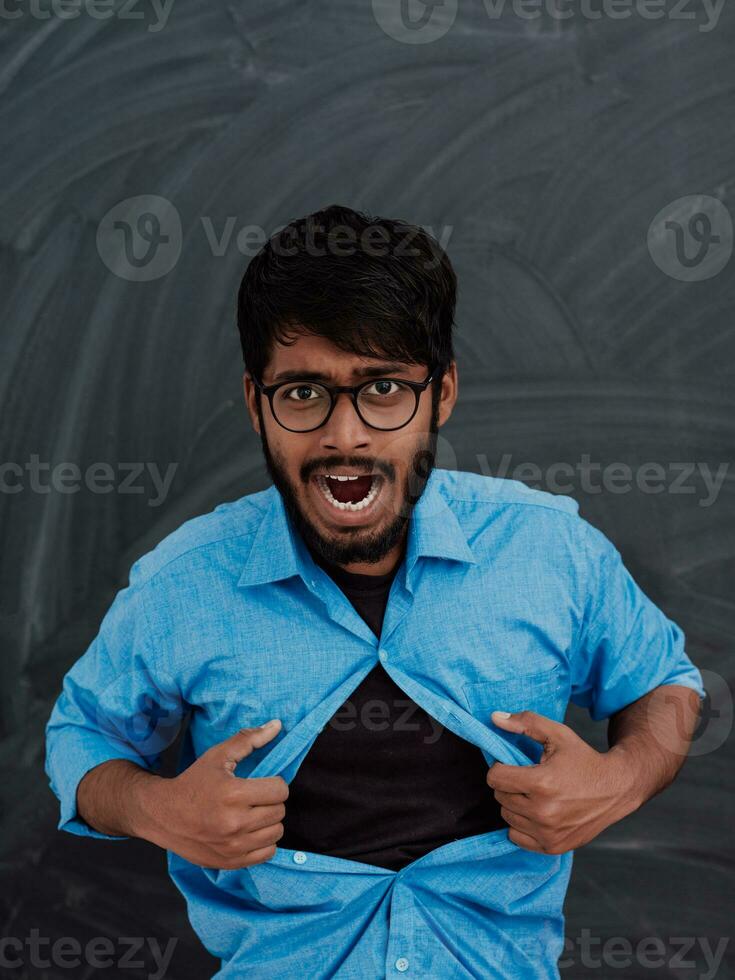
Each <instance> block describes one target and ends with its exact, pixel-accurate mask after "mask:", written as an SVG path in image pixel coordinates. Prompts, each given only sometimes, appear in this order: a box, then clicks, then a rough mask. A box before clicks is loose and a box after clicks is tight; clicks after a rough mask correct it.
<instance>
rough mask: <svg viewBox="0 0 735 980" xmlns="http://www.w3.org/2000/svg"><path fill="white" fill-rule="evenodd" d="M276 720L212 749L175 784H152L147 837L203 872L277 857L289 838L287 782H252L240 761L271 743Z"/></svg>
mask: <svg viewBox="0 0 735 980" xmlns="http://www.w3.org/2000/svg"><path fill="white" fill-rule="evenodd" d="M280 726H281V723H280V721H278V720H276V721H275V722H273V723H269V724H268V725H264V726H262V727H261V728H242V729H240V731H239V732H236V733H235V734H234V735H233V736H231V738H228V739H226V740H225V741H224V742H220V743H219V744H218V745H213V746H212V747H211V748H210V749H208V750H207V751H206V752H204V753H203V754H202V755H201V756H200V757H199V758H198V759H197V760H196V762H194V763H192V765H191V766H189V768H188V769H185V770H184V772H182V773H180V774H179V775H178V776H176V777H175V778H174V779H160V780H158V781H157V782H156V783H155V784H153V783H151V782H147V783H146V785H145V792H146V793H147V794H149V793H151V789H152V787H153V786H154V785H155V793H153V794H152V795H151V796H149V797H148V799H147V802H146V811H147V820H146V826H145V828H142V832H141V833H140V836H142V837H144V838H145V839H146V840H149V841H151V842H152V843H154V844H157V845H158V846H159V847H164V848H166V849H167V850H170V851H174V853H176V854H179V855H180V856H181V857H183V858H185V859H186V860H187V861H191V862H192V863H193V864H198V865H200V866H201V867H203V868H224V869H229V870H232V869H234V868H248V867H250V866H251V865H253V864H259V863H262V862H264V861H267V860H268V859H269V858H271V857H273V855H274V854H275V852H276V842H277V841H278V840H280V839H281V837H282V836H283V833H284V828H283V824H282V823H281V821H282V820H283V818H284V816H285V815H286V808H285V806H284V801H285V800H286V799H287V798H288V784H287V783H286V782H285V780H283V779H282V778H281V777H280V776H268V777H265V778H260V779H258V778H256V779H248V778H241V777H239V776H236V775H235V774H234V770H235V767H236V765H237V764H238V762H240V760H241V759H244V758H245V757H246V756H248V755H250V753H251V752H252V751H253V749H259V748H260V747H261V746H263V745H266V744H267V743H268V742H270V741H271V739H272V738H274V737H275V735H277V734H278V732H279V730H280Z"/></svg>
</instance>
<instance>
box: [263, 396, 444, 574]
mask: <svg viewBox="0 0 735 980" xmlns="http://www.w3.org/2000/svg"><path fill="white" fill-rule="evenodd" d="M438 394H439V392H438V391H437V392H436V393H434V392H433V391H432V411H431V423H430V426H429V434H428V437H427V439H426V442H425V444H424V445H423V446H421V447H420V448H419V449H418V450H417V451H416V452H415V453H414V454H413V457H412V459H411V462H410V464H409V467H408V474H407V476H406V480H405V483H404V486H403V494H402V496H401V498H400V505H399V508H398V513H397V514H396V516H395V517H394V518H393V520H392V521H391V522H390V523H389V524H388V525H387V527H385V528H384V529H383V530H380V531H377V532H375V533H374V534H370V535H367V536H365V532H364V530H363V529H362V528H355V527H345V528H342V529H338V533H339V531H340V530H341V534H342V540H336V541H334V540H332V539H329V538H325V537H323V536H322V535H321V534H320V533H319V531H318V530H317V529H316V528H315V527H314V526H313V524H311V523H310V522H309V521H308V520H307V519H306V517H305V516H304V514H303V513H302V511H301V506H300V504H299V498H298V495H297V493H296V491H295V490H294V488H293V486H292V484H291V481H290V480H289V478H288V477H287V476H286V474H285V472H284V471H283V468H282V467H281V466H280V465H279V463H278V462H277V461H276V460H275V459H274V458H273V456H272V455H271V452H270V449H269V448H268V440H267V439H266V436H265V425H264V424H263V413H262V409H261V404H260V399H258V417H259V419H260V432H261V436H260V443H261V447H262V449H263V456H264V457H265V465H266V468H267V470H268V473H269V475H270V478H271V480H272V481H273V484H274V485H275V487H276V489H277V490H278V492H279V493H280V494H281V497H282V498H283V503H284V506H285V509H286V512H287V513H288V516H289V518H290V519H291V522H292V523H293V525H294V527H295V529H296V530H297V531H298V533H299V534H300V535H301V537H302V538H303V540H304V541H305V543H306V544H307V546H308V547H309V548H311V550H312V551H315V552H316V553H317V554H318V555H321V557H322V558H324V559H325V560H326V561H328V562H334V563H335V564H337V565H350V564H353V563H356V562H364V563H366V564H375V563H377V562H379V561H382V559H383V558H385V556H386V555H387V554H388V552H389V551H391V549H393V548H394V547H395V546H396V545H397V544H399V543H400V542H401V541H402V540H403V539H404V538H405V535H406V529H407V526H408V522H409V520H410V517H411V514H412V513H413V509H414V507H415V506H416V504H417V503H418V501H419V499H420V497H421V494H422V493H423V492H424V488H425V487H426V483H427V481H428V479H429V476H430V474H431V471H432V469H433V468H434V464H435V460H436V444H437V436H438V432H439V426H438V421H439V399H438ZM363 462H364V458H355V459H353V460H350V459H349V458H348V459H347V460H345V461H344V463H345V464H346V465H352V466H359V465H361V464H362V463H363ZM376 468H378V469H380V471H381V473H382V475H383V478H384V479H386V480H388V479H392V480H395V470H394V468H393V466H392V465H391V464H390V463H389V462H387V461H380V460H376ZM357 535H361V537H360V538H359V539H356V536H357Z"/></svg>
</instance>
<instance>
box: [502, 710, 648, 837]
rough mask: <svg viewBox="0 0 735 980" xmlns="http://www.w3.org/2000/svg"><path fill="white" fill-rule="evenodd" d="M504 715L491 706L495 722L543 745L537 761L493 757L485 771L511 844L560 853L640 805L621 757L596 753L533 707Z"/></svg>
mask: <svg viewBox="0 0 735 980" xmlns="http://www.w3.org/2000/svg"><path fill="white" fill-rule="evenodd" d="M504 714H505V712H498V711H494V712H493V713H492V721H493V724H495V725H497V726H498V728H504V729H505V730H506V731H509V732H518V733H521V734H524V735H528V736H530V737H531V738H532V739H534V740H535V741H537V742H540V743H541V744H542V745H543V746H544V751H543V754H542V756H541V759H540V761H539V763H538V764H537V765H527V766H508V765H505V763H502V762H495V763H494V764H493V765H492V766H490V768H489V769H488V771H487V784H488V786H489V787H490V788H491V789H493V790H494V791H495V799H496V800H497V801H498V803H500V804H501V809H500V813H501V815H502V817H503V819H504V820H505V821H506V822H507V823H508V824H510V828H511V829H510V830H509V831H508V837H509V839H510V840H512V841H513V843H514V844H517V845H518V846H519V847H523V848H526V849H527V850H529V851H540V852H543V853H545V854H564V853H565V852H566V851H571V850H574V849H575V848H577V847H581V846H582V845H583V844H587V843H588V842H589V841H591V840H592V839H593V838H594V837H597V835H598V834H599V833H601V832H602V831H603V830H604V829H605V828H606V827H609V826H610V824H613V823H616V822H617V821H618V820H621V819H622V818H623V817H625V816H627V815H628V814H629V813H632V812H633V811H634V810H635V809H637V808H638V806H640V803H641V801H640V800H639V799H638V798H637V797H636V791H635V785H634V783H635V780H634V778H633V774H632V773H631V772H629V771H628V769H627V767H626V766H625V765H624V759H623V757H622V756H619V755H618V754H616V753H615V752H612V751H611V752H607V753H603V752H597V751H596V750H595V749H593V748H592V746H590V745H588V744H587V743H586V742H585V741H584V740H583V739H581V738H580V737H579V736H578V735H577V734H576V733H575V732H574V731H573V730H572V729H571V728H569V726H568V725H564V724H562V723H561V722H558V721H553V720H552V719H551V718H546V717H545V716H544V715H540V714H537V713H536V712H535V711H518V712H516V713H515V714H511V715H509V717H507V718H504V717H503V715H504Z"/></svg>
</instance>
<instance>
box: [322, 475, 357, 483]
mask: <svg viewBox="0 0 735 980" xmlns="http://www.w3.org/2000/svg"><path fill="white" fill-rule="evenodd" d="M327 476H328V477H329V479H330V480H339V481H340V482H344V481H345V480H357V479H359V478H358V477H356V476H339V475H336V476H332V474H331V473H327Z"/></svg>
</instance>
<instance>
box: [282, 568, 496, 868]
mask: <svg viewBox="0 0 735 980" xmlns="http://www.w3.org/2000/svg"><path fill="white" fill-rule="evenodd" d="M312 555H313V557H314V560H315V561H316V562H317V563H318V564H319V565H320V566H321V567H322V568H323V569H324V570H325V571H326V572H327V573H328V574H329V575H331V577H332V578H333V579H334V581H335V582H336V583H337V585H339V587H340V588H341V589H342V591H343V592H344V593H345V594H346V595H347V597H348V598H349V600H350V602H351V603H352V605H353V606H354V607H355V609H356V610H357V611H358V613H360V615H361V616H362V618H363V619H364V620H365V622H366V623H367V624H368V626H369V627H370V629H371V630H372V631H373V632H374V633H375V635H376V636H377V637H378V638H379V637H380V631H381V629H382V625H383V615H384V613H385V608H386V605H387V601H388V593H389V591H390V587H391V583H392V581H393V578H394V576H395V573H396V571H397V569H395V570H394V571H393V572H389V573H388V574H386V575H357V574H354V573H351V572H347V571H345V570H344V569H343V568H341V567H340V566H338V565H334V564H332V563H327V562H325V561H324V560H323V559H322V558H321V556H319V555H317V554H315V553H314V552H312ZM487 769H488V766H487V763H486V762H485V759H484V757H483V755H482V752H481V751H480V749H479V748H477V746H475V745H472V743H470V742H466V741H465V740H464V739H462V738H460V737H459V736H458V735H455V734H454V732H452V731H450V730H449V729H448V728H445V727H444V726H443V725H441V724H440V723H439V722H438V721H436V719H434V718H433V717H432V716H431V715H429V714H428V713H427V712H426V711H424V709H423V708H421V707H420V706H419V705H418V704H416V702H415V701H413V700H412V699H411V698H409V696H408V695H407V694H406V693H405V692H404V691H403V690H402V689H401V688H400V687H398V685H397V684H396V683H395V682H394V681H393V680H392V678H391V677H390V675H389V674H388V673H387V672H386V671H385V670H384V669H383V667H382V665H381V664H380V663H377V664H376V665H375V667H373V669H372V670H371V671H370V672H369V673H368V674H367V676H366V677H365V678H364V679H363V680H362V682H361V683H360V684H359V685H358V687H357V688H356V689H355V691H353V693H352V694H351V695H350V697H349V698H348V699H347V701H345V703H344V704H343V705H342V707H341V708H340V709H339V710H338V711H336V712H335V714H334V715H333V716H332V718H331V719H330V720H329V721H328V722H327V724H326V725H325V726H324V728H323V729H322V731H321V732H320V734H319V735H317V737H316V740H315V741H314V743H313V745H312V747H311V749H310V750H309V752H308V753H307V755H306V757H305V759H304V760H303V762H302V763H301V766H300V767H299V769H298V771H297V773H296V775H295V777H294V778H293V780H292V781H291V783H290V785H289V796H288V800H287V801H286V816H285V818H284V820H283V825H284V835H283V837H281V839H280V840H279V842H278V843H279V845H280V846H281V847H289V848H293V849H295V850H306V851H313V852H316V853H319V854H330V855H332V856H334V857H342V858H349V859H350V860H352V861H362V862H365V863H367V864H375V865H378V866H379V867H384V868H390V869H391V870H394V871H398V870H399V869H400V868H402V867H404V866H405V865H407V864H409V863H410V862H411V861H415V860H416V859H417V858H419V857H421V856H422V855H423V854H426V853H428V852H429V851H432V850H434V849H435V848H437V847H441V845H443V844H448V843H449V842H450V841H452V840H457V839H459V838H462V837H472V836H474V835H475V834H483V833H487V832H488V831H490V830H498V829H500V828H503V827H507V826H508V824H507V823H506V822H505V820H504V819H503V818H502V817H501V815H500V804H499V803H498V802H497V801H496V799H495V797H494V795H493V792H492V790H491V789H490V787H489V786H488V785H487V783H486V782H485V776H486V774H487Z"/></svg>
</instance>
